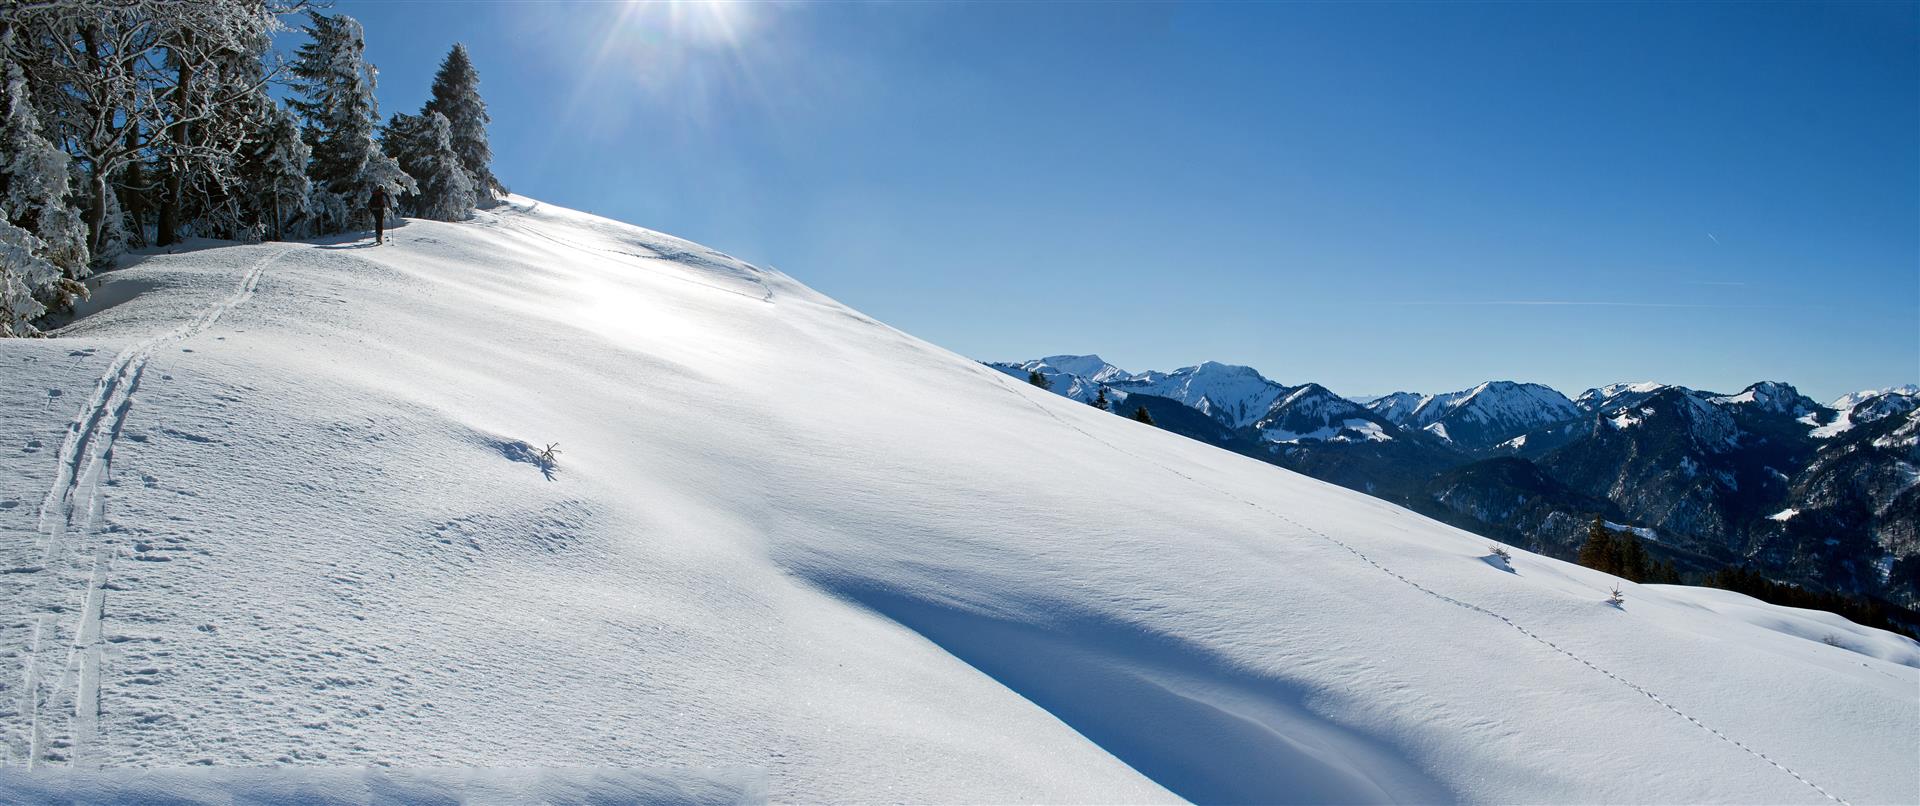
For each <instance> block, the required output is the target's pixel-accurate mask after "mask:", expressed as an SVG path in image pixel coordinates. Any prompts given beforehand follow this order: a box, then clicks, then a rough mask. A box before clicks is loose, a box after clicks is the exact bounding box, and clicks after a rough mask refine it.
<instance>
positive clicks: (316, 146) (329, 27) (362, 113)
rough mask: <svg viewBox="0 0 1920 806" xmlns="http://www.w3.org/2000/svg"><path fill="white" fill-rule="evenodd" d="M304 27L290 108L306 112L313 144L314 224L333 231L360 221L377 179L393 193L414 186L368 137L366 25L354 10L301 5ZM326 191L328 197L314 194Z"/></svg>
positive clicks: (370, 101) (375, 113)
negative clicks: (354, 15) (314, 8)
mask: <svg viewBox="0 0 1920 806" xmlns="http://www.w3.org/2000/svg"><path fill="white" fill-rule="evenodd" d="M307 19H308V20H309V24H308V25H307V27H306V29H305V30H306V32H307V35H308V36H310V37H312V40H311V41H309V42H307V43H306V44H303V45H301V46H300V52H299V55H298V56H297V57H296V58H295V60H294V63H293V67H292V70H293V75H294V79H295V84H296V86H298V87H299V89H300V91H301V93H302V95H303V97H302V98H300V99H298V100H295V101H294V102H293V108H294V109H295V111H298V112H299V113H300V115H301V117H302V118H304V119H305V121H306V124H307V128H306V140H307V143H308V145H309V146H310V147H311V148H312V150H313V161H312V164H311V165H310V167H309V170H308V172H307V175H308V176H310V177H312V179H313V182H314V185H315V195H316V198H315V200H314V201H315V202H316V205H315V207H316V209H315V214H316V218H317V219H318V220H317V221H316V224H317V227H316V229H317V231H320V232H339V231H342V230H345V229H347V228H348V227H350V226H352V225H353V224H355V223H359V222H364V221H366V217H365V208H366V199H367V197H368V196H369V194H371V193H372V191H373V189H374V188H376V187H382V188H386V189H387V191H388V193H390V194H395V195H397V194H398V193H399V192H400V191H401V190H402V189H409V188H413V187H415V185H414V182H413V180H412V179H411V178H410V177H408V176H407V174H406V173H405V172H403V171H401V170H400V166H399V165H398V164H397V163H395V162H394V161H393V159H392V158H391V157H388V156H387V155H385V154H383V153H381V151H380V149H379V147H378V146H377V145H376V144H375V142H374V139H373V131H374V121H375V120H376V119H378V117H379V107H378V106H377V105H376V103H375V101H374V97H373V90H374V83H375V72H374V69H373V67H372V66H371V65H369V64H367V63H366V61H365V59H364V58H363V53H364V52H365V50H366V38H365V33H364V31H363V30H362V28H361V27H360V23H359V22H358V21H356V20H355V19H354V18H352V17H349V16H346V15H344V14H341V15H333V16H329V15H326V14H321V13H319V12H317V11H309V12H307ZM321 193H325V194H331V195H332V196H334V197H336V198H334V199H332V200H328V199H324V198H320V197H319V196H320V194H321Z"/></svg>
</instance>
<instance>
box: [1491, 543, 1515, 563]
mask: <svg viewBox="0 0 1920 806" xmlns="http://www.w3.org/2000/svg"><path fill="white" fill-rule="evenodd" d="M1487 551H1490V552H1493V556H1495V557H1499V558H1500V561H1501V562H1503V563H1511V562H1513V552H1511V551H1508V550H1507V547H1506V546H1502V545H1500V544H1499V543H1490V544H1488V545H1487Z"/></svg>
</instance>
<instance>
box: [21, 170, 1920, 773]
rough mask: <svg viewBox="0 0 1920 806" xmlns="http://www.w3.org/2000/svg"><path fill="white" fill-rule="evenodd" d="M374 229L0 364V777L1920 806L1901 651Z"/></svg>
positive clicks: (454, 240) (515, 241) (758, 310)
mask: <svg viewBox="0 0 1920 806" xmlns="http://www.w3.org/2000/svg"><path fill="white" fill-rule="evenodd" d="M391 235H392V237H393V241H394V242H393V244H392V245H391V246H387V247H381V248H377V249H359V248H351V247H353V246H356V245H354V244H318V245H315V244H292V245H279V244H268V245H260V246H233V247H222V248H210V249H204V250H201V251H196V252H189V253H184V254H178V255H168V256H157V257H152V258H149V259H147V260H146V261H144V262H143V263H141V264H140V265H138V266H136V267H133V268H130V269H126V270H123V271H120V272H116V273H112V274H110V275H108V277H109V279H108V282H109V283H111V284H113V285H116V286H121V287H122V288H123V289H129V288H140V289H144V293H142V294H139V295H138V296H133V297H132V298H131V299H128V300H127V301H125V302H123V303H121V304H119V305H117V306H115V307H112V308H110V309H108V310H105V311H101V312H98V313H95V314H93V315H92V316H90V317H88V318H86V319H84V320H82V321H81V322H80V323H78V324H77V325H75V326H73V327H72V328H70V329H69V330H68V331H67V332H65V333H63V334H61V335H62V336H63V337H62V338H58V339H52V340H44V341H42V340H32V341H29V340H10V341H5V342H0V367H5V369H4V371H0V438H3V439H4V440H6V442H5V443H4V445H5V447H6V450H5V451H4V452H3V453H0V480H3V481H0V484H4V485H5V487H4V488H0V530H3V531H4V533H5V536H6V538H7V539H6V540H5V542H4V544H3V545H0V552H3V553H4V556H0V567H4V568H6V569H8V570H9V571H10V573H6V574H0V592H3V594H4V596H5V597H6V601H8V602H9V603H10V604H12V605H13V606H12V607H11V608H10V609H9V610H8V613H9V614H10V615H9V617H8V619H7V620H6V621H5V622H4V630H0V651H4V653H5V656H6V657H7V658H8V666H9V668H10V669H11V671H9V672H7V673H6V674H5V676H4V678H0V681H3V682H4V685H5V686H6V691H5V695H4V696H3V697H0V709H4V710H0V727H4V738H5V743H4V748H5V753H6V756H5V759H6V762H7V763H8V764H10V765H12V766H11V767H10V768H9V771H8V772H7V773H6V778H7V786H5V787H0V792H21V791H32V790H29V789H23V787H26V786H30V783H27V784H23V783H21V782H22V781H24V780H26V779H24V778H22V777H21V775H22V773H21V772H20V769H21V768H22V767H24V766H26V765H29V764H31V765H35V766H38V767H41V768H61V767H72V768H81V769H82V770H84V769H85V768H93V767H103V768H121V767H182V766H192V765H214V766H216V767H225V766H235V765H238V766H251V765H271V764H282V765H326V766H329V767H352V768H358V767H368V766H379V767H385V766H386V765H396V766H398V767H436V768H443V767H458V766H488V767H513V768H530V767H568V768H579V767H586V766H596V765H604V766H607V767H618V768H640V769H648V770H661V769H667V770H671V769H687V770H689V771H690V772H689V773H688V775H689V780H690V781H693V782H695V783H696V784H699V785H701V786H706V785H708V784H707V783H705V782H711V781H712V780H714V779H713V777H712V776H711V775H710V774H709V773H707V772H705V771H707V770H716V769H718V770H746V771H748V774H749V775H758V776H763V777H762V778H760V779H759V780H762V781H764V787H765V790H764V791H765V792H766V794H768V795H769V796H771V797H773V798H775V799H784V800H801V801H914V802H928V801H936V802H1015V801H1020V802H1032V801H1045V802H1075V801H1080V802H1087V801H1097V802H1131V801H1158V800H1169V799H1173V798H1175V797H1185V798H1189V799H1194V800H1201V801H1243V802H1245V801H1256V802H1265V803H1288V802H1313V803H1326V802H1377V801H1388V800H1394V801H1414V802H1423V803H1434V802H1447V801H1464V800H1470V801H1487V802H1529V803H1541V802H1734V803H1753V802H1766V803H1823V802H1832V801H1842V800H1844V801H1849V802H1855V803H1881V802H1914V801H1916V800H1920V784H1916V780H1915V775H1914V760H1913V756H1912V748H1913V747H1914V746H1915V745H1916V742H1920V703H1916V698H1915V696H1914V692H1915V691H1916V687H1920V669H1916V668H1915V665H1916V664H1920V661H1916V660H1915V659H1914V657H1915V648H1914V645H1913V642H1911V641H1905V639H1899V638H1896V637H1893V636H1889V635H1886V634H1883V633H1875V632H1872V631H1864V632H1863V631H1860V630H1858V628H1855V629H1853V630H1845V629H1844V625H1838V624H1827V625H1822V626H1820V627H1818V628H1815V629H1813V630H1810V629H1809V628H1808V627H1807V626H1806V623H1807V622H1806V619H1805V617H1804V616H1793V617H1791V618H1789V617H1787V615H1781V616H1779V617H1778V618H1774V617H1771V616H1769V615H1768V614H1774V613H1783V612H1784V611H1780V610H1779V609H1777V608H1770V607H1768V606H1766V605H1762V604H1759V603H1756V602H1752V601H1751V600H1745V599H1739V598H1734V599H1733V601H1734V602H1735V605H1736V606H1737V607H1736V606H1729V605H1728V604H1727V603H1726V602H1725V601H1719V600H1716V601H1711V602H1706V601H1703V600H1702V599H1701V597H1700V595H1699V594H1697V593H1694V592H1690V591H1689V592H1683V593H1676V592H1675V590H1674V589H1669V588H1662V587H1659V586H1636V585H1632V584H1628V583H1622V582H1619V581H1618V580H1616V579H1614V578H1612V577H1608V576H1605V575H1602V574H1599V573H1596V572H1593V571H1590V570H1587V569H1583V568H1579V567H1575V566H1572V565H1569V564H1567V563H1562V562H1558V561H1554V560H1550V559H1546V558H1543V557H1539V556H1536V555H1532V554H1528V553H1526V552H1523V551H1514V552H1513V554H1514V561H1513V563H1512V568H1511V570H1508V569H1506V568H1503V567H1501V566H1500V565H1498V564H1496V563H1491V562H1488V547H1487V543H1486V541H1485V540H1482V539H1478V538H1475V537H1473V536H1471V535H1468V534H1466V533H1464V532H1460V531H1458V530H1455V529H1452V528H1449V527H1446V526H1442V525H1440V524H1437V523H1435V522H1433V521H1430V520H1427V519H1424V518H1421V517H1418V516H1415V515H1413V514H1410V513H1408V512H1406V511H1405V510H1402V509H1399V508H1396V507H1394V506H1391V505H1388V504H1385V503H1383V502H1381V501H1378V500H1375V499H1372V498H1368V497H1366V496H1363V495H1361V494H1359V493H1354V492H1349V491H1346V490H1343V489H1339V488H1336V487H1332V486H1330V485H1327V484H1323V483H1320V482H1316V481H1312V480H1309V479H1307V478H1304V477H1302V476H1298V475H1295V474H1292V473H1288V472H1286V471H1283V470H1280V469H1278V468H1275V467H1273V466H1271V465H1267V464H1264V463H1261V462H1257V461H1254V460H1252V459H1248V458H1245V457H1242V456H1238V455H1235V454H1232V453H1229V452H1226V451H1221V450H1218V449H1214V448H1211V447H1208V446H1206V445H1203V444H1201V443H1198V442H1195V441H1192V440H1188V439H1185V438H1182V437H1179V436H1176V435H1173V434H1170V433H1167V432H1163V431H1161V430H1158V429H1155V428H1152V427H1148V426H1145V425H1143V424H1140V423H1135V422H1132V421H1130V420H1128V419H1126V418H1123V417H1117V416H1113V415H1111V414H1107V413H1104V412H1100V411H1096V410H1094V409H1093V408H1091V407H1089V406H1085V405H1081V404H1079V403H1075V402H1073V401H1070V400H1064V399H1062V398H1060V397H1058V396H1056V395H1052V394H1049V393H1047V392H1044V391H1042V390H1040V389H1037V388H1034V387H1032V386H1030V385H1028V384H1026V383H1025V382H1024V381H1022V380H1020V379H1016V378H1011V377H1008V376H1007V375H1005V374H1002V373H1000V372H997V371H994V370H993V369H990V368H988V367H985V366H981V365H979V364H977V363H974V362H972V361H970V360H967V359H965V358H962V357H960V356H957V355H954V354H952V353H949V352H946V351H944V350H941V349H939V348H936V347H933V346H931V345H928V344H926V343H924V342H921V341H918V340H916V339H914V338H912V337H910V336H907V335H905V334H903V333H900V332H899V331H896V330H893V329H891V328H889V327H887V326H885V325H882V324H880V323H878V322H875V321H874V320H872V319H870V318H868V317H866V316H864V315H862V314H860V313H858V312H856V311H853V310H850V309H848V308H846V307H844V306H842V305H839V304H837V303H835V302H833V301H832V300H830V299H826V298H824V297H822V296H820V295H819V294H817V293H815V292H813V291H811V290H809V289H807V288H806V287H804V286H802V285H800V284H799V283H797V282H795V281H793V280H792V279H790V278H788V277H786V276H784V275H782V274H780V273H779V272H776V271H773V270H770V269H759V268H755V267H752V266H747V265H745V264H742V263H740V262H738V261H735V260H732V259H730V258H727V257H726V256H724V255H720V254H717V253H714V252H711V251H708V250H705V249H702V248H700V247H698V246H695V245H693V244H688V243H686V242H683V241H678V240H675V239H672V238H668V237H665V236H661V235H658V234H656V233H652V232H648V231H646V230H641V229H638V228H634V227H629V226H626V225H622V224H617V223H614V222H609V221H605V220H602V219H598V218H595V217H592V216H588V215H584V214H580V213H575V212H570V211H566V210H562V209H558V208H554V207H552V206H549V205H536V204H535V203H533V202H530V201H527V200H524V199H515V204H514V206H513V207H512V208H511V209H507V210H501V211H498V212H491V213H483V214H481V216H480V218H479V219H478V220H476V221H474V222H469V223H464V224H436V223H430V222H410V223H409V224H408V225H407V226H405V227H403V228H400V229H399V230H398V231H396V232H393V233H391ZM121 284H131V285H125V286H122V285H121ZM1257 385H1258V384H1250V385H1249V387H1248V388H1252V387H1254V386H1257ZM1267 403H1268V404H1270V403H1271V400H1269V401H1267ZM1267 407H1268V406H1267V405H1261V406H1260V407H1259V411H1261V412H1264V411H1266V410H1267ZM1256 416H1257V415H1256ZM548 443H558V446H559V450H560V454H559V457H558V464H557V466H551V467H543V466H542V465H541V464H540V463H539V462H538V460H537V458H535V456H534V451H533V450H532V447H534V446H541V447H543V446H545V445H547V444H548ZM543 471H547V472H543ZM1616 584H1617V585H1620V586H1621V587H1622V588H1623V589H1624V592H1625V595H1626V600H1625V603H1624V605H1623V606H1620V607H1615V606H1612V605H1609V604H1607V603H1606V602H1605V601H1604V600H1605V599H1606V598H1607V593H1608V591H1609V590H1610V589H1612V588H1613V586H1615V585H1616ZM1726 598H1727V597H1724V596H1723V597H1721V599H1726ZM1730 607H1733V608H1734V609H1738V610H1739V612H1737V613H1729V612H1727V611H1729V609H1730ZM1828 628H1832V629H1836V630H1842V631H1844V632H1845V635H1844V636H1842V639H1843V640H1841V641H1838V642H1836V643H1838V644H1839V645H1833V644H1829V643H1828V642H1826V641H1824V640H1815V639H1811V638H1809V637H1808V635H1810V634H1811V632H1814V631H1818V630H1819V629H1828ZM1903 653H1904V654H1903ZM234 777H244V776H220V775H214V774H209V777H208V779H207V780H208V781H211V782H213V783H214V784H217V783H218V781H220V780H225V779H226V778H234ZM77 778H78V779H81V780H93V779H87V778H86V776H84V775H81V776H77ZM356 780H358V779H356ZM418 780H421V781H428V782H433V781H439V780H441V779H439V778H433V777H432V776H427V777H424V778H420V779H418ZM500 780H505V779H500ZM515 780H518V779H515ZM649 781H652V779H649ZM56 783H57V782H56ZM423 785H424V784H423ZM647 785H648V786H654V785H655V784H654V783H648V784H647ZM742 791H748V792H751V790H750V789H743V790H742Z"/></svg>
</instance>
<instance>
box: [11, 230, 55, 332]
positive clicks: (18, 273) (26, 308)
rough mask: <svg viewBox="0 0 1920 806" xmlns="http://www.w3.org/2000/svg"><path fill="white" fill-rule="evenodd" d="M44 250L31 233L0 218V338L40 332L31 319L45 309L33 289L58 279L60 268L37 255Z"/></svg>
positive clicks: (52, 283)
mask: <svg viewBox="0 0 1920 806" xmlns="http://www.w3.org/2000/svg"><path fill="white" fill-rule="evenodd" d="M44 249H45V245H44V244H42V243H40V239H39V238H35V237H33V233H31V232H28V231H26V230H24V229H21V228H19V227H16V226H14V225H12V224H9V223H7V222H5V221H0V337H11V336H31V335H34V334H35V333H38V332H40V331H39V330H37V329H35V328H34V326H33V320H35V319H38V318H40V316H41V315H42V314H45V313H46V312H47V308H46V306H45V305H43V304H41V302H40V299H39V295H38V294H35V293H34V291H35V289H38V288H44V287H47V286H51V285H54V284H57V283H58V282H59V281H60V279H61V277H60V268H59V267H58V266H55V265H53V264H52V263H49V262H47V260H46V258H43V257H41V256H40V253H41V252H42V251H44Z"/></svg>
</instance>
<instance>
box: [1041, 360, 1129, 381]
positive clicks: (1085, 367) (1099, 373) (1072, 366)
mask: <svg viewBox="0 0 1920 806" xmlns="http://www.w3.org/2000/svg"><path fill="white" fill-rule="evenodd" d="M1040 362H1041V363H1043V364H1046V365H1047V366H1050V367H1053V368H1054V369H1057V370H1059V371H1061V372H1063V373H1066V374H1068V375H1072V376H1074V377H1077V378H1085V379H1087V380H1089V381H1092V382H1094V383H1106V382H1108V381H1112V380H1115V379H1121V378H1131V377H1133V373H1131V372H1128V371H1126V370H1124V369H1121V368H1119V367H1116V366H1114V365H1112V364H1109V363H1107V362H1106V361H1104V360H1102V359H1101V358H1100V356H1097V355H1050V356H1047V357H1046V358H1042V359H1040Z"/></svg>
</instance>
